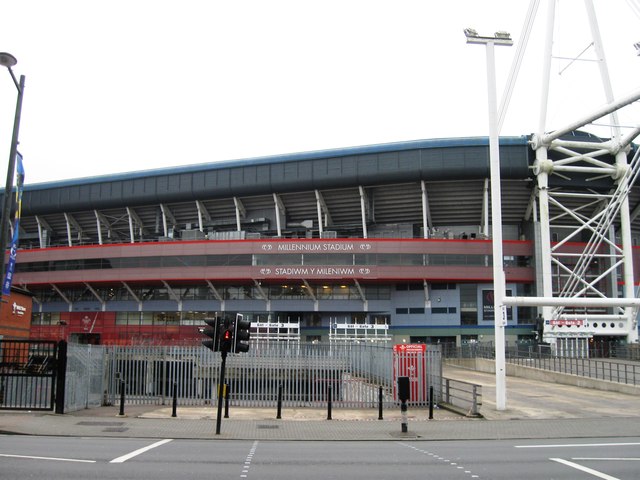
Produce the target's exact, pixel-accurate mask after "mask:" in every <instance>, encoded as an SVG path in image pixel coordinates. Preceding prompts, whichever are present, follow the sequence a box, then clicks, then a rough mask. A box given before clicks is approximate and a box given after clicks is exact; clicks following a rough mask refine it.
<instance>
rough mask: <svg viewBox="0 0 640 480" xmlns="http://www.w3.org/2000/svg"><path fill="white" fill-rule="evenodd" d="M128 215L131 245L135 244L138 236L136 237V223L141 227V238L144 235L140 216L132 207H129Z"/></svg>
mask: <svg viewBox="0 0 640 480" xmlns="http://www.w3.org/2000/svg"><path fill="white" fill-rule="evenodd" d="M127 215H128V217H129V235H130V238H131V243H135V241H136V238H135V237H136V235H135V228H134V223H135V224H136V225H138V226H139V231H140V236H142V234H143V233H144V228H143V226H142V220H140V217H139V216H138V214H137V213H136V212H135V210H134V209H133V208H131V207H127Z"/></svg>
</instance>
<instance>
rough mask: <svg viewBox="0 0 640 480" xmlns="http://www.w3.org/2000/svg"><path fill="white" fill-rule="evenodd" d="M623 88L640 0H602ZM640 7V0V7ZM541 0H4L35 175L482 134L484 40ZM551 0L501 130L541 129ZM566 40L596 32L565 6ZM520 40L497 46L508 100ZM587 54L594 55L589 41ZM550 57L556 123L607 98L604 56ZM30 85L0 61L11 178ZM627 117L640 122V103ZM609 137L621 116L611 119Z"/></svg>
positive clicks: (0, 159) (562, 52)
mask: <svg viewBox="0 0 640 480" xmlns="http://www.w3.org/2000/svg"><path fill="white" fill-rule="evenodd" d="M594 3H595V7H596V11H597V13H598V20H599V22H600V30H601V34H602V37H603V43H604V45H605V49H606V55H607V61H608V63H609V70H610V73H611V79H612V83H613V89H614V94H615V96H616V97H620V96H622V95H623V94H626V93H630V92H631V91H634V90H637V89H638V88H640V57H638V56H636V52H635V50H634V48H633V43H634V42H638V41H640V28H638V27H639V26H640V17H639V12H640V6H638V3H639V2H638V0H594ZM634 5H635V7H634ZM528 6H529V1H528V0H447V1H444V0H441V1H433V0H416V1H414V0H388V1H377V0H322V1H318V0H291V1H285V0H270V1H267V0H227V1H217V0H208V1H207V0H174V1H168V0H108V1H105V0H75V1H74V0H55V1H51V0H19V1H16V0H0V12H1V16H2V26H1V27H0V51H6V52H10V53H12V54H13V55H14V56H15V57H16V58H17V59H18V65H16V67H14V72H15V73H16V75H17V76H18V75H21V74H23V75H25V76H26V88H25V95H24V105H23V112H22V122H21V129H20V148H19V149H20V151H21V153H22V154H23V156H24V162H25V163H24V164H25V170H26V183H27V184H29V183H39V182H45V181H51V180H59V179H67V178H77V177H85V176H94V175H104V174H110V173H122V172H128V171H137V170H146V169H153V168H160V167H170V166H178V165H187V164H194V163H206V162H213V161H220V160H232V159H241V158H250V157H257V156H264V155H274V154H283V153H292V152H302V151H311V150H319V149H329V148H340V147H350V146H358V145H369V144H376V143H387V142H396V141H403V140H417V139H431V138H443V137H444V138H448V137H463V136H486V135H487V134H488V121H487V115H488V114H487V93H486V92H487V89H486V60H485V58H486V57H485V49H484V47H482V46H478V45H467V44H466V43H465V36H464V34H463V29H464V28H466V27H473V28H475V29H476V30H477V31H478V32H479V33H480V34H485V35H491V34H493V32H495V31H497V30H505V31H508V32H510V33H511V34H512V37H513V38H514V40H515V41H516V43H518V42H519V40H520V32H521V30H522V26H523V24H524V20H525V16H526V12H527V9H528ZM546 10H547V2H546V0H543V1H542V2H541V6H540V9H539V11H538V15H537V18H536V23H535V27H534V32H533V35H532V38H531V40H530V43H529V47H528V49H527V54H526V56H525V58H524V62H523V66H522V70H521V72H520V75H519V77H518V83H517V85H516V89H515V92H514V95H513V99H512V101H511V104H510V107H509V111H508V115H507V117H506V121H505V124H504V127H503V129H502V132H501V134H502V135H521V134H528V133H532V132H533V131H535V130H536V129H537V125H538V116H539V113H538V112H539V103H540V100H539V99H540V90H541V84H542V76H541V72H540V68H541V66H542V61H543V57H542V46H543V44H544V33H545V28H546V25H545V24H546ZM556 31H557V34H556V41H555V43H554V54H555V55H558V56H563V57H574V56H576V55H578V54H579V53H580V52H581V51H582V50H583V49H585V48H586V47H587V46H588V45H589V43H590V41H591V36H590V33H589V25H588V23H587V21H586V17H585V14H584V5H583V2H581V1H579V0H561V1H560V2H559V4H558V7H557V18H556ZM515 53H516V46H514V47H510V48H506V47H499V48H496V58H497V72H498V97H499V98H500V97H501V95H502V91H503V89H504V83H505V80H506V78H507V75H508V73H509V69H510V66H511V62H512V59H513V56H514V55H515ZM583 58H591V59H593V58H595V53H594V51H593V48H591V49H589V50H588V51H587V52H586V53H585V54H584V57H583ZM566 64H567V61H566V60H556V61H554V63H553V67H552V77H553V85H552V94H553V98H554V99H559V101H558V102H557V103H552V104H551V105H550V106H549V115H548V118H549V120H548V123H547V128H546V129H547V130H551V129H553V128H554V127H559V126H562V125H563V124H566V123H569V122H570V121H573V120H576V119H577V118H580V117H581V116H582V115H583V114H584V113H586V112H588V111H590V110H592V109H594V108H595V107H597V106H599V105H601V104H603V103H604V94H603V93H602V88H601V86H600V81H599V78H600V77H599V74H598V69H597V64H596V63H595V62H575V63H574V64H573V65H572V66H571V67H570V68H569V69H567V70H565V71H564V72H563V73H562V75H559V72H560V71H561V70H562V69H563V68H564V67H565V66H566ZM15 100H16V89H15V88H14V86H13V82H12V81H11V78H10V76H9V74H8V72H6V71H4V72H3V71H0V178H3V180H2V181H1V182H0V183H1V186H4V172H6V165H7V160H8V157H9V143H10V138H11V129H12V125H13V115H14V108H15ZM621 118H622V122H623V123H625V122H626V123H625V124H627V125H631V124H634V125H635V124H637V123H639V120H640V108H638V107H637V105H633V106H632V107H629V108H627V109H626V110H625V111H624V112H621ZM597 133H599V134H602V135H604V136H607V135H608V134H609V132H608V130H605V131H604V132H597Z"/></svg>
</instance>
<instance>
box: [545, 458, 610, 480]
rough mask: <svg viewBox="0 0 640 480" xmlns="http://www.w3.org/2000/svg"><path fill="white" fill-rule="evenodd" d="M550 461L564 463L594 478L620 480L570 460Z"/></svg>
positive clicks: (558, 459) (556, 459)
mask: <svg viewBox="0 0 640 480" xmlns="http://www.w3.org/2000/svg"><path fill="white" fill-rule="evenodd" d="M549 460H552V461H554V462H558V463H562V464H563V465H566V466H568V467H571V468H575V469H576V470H580V471H581V472H584V473H589V474H591V475H593V476H594V477H598V478H602V479H603V480H620V479H619V478H618V477H612V476H611V475H607V474H606V473H602V472H599V471H597V470H594V469H592V468H587V467H583V466H582V465H579V464H577V463H573V462H570V461H569V460H563V459H562V458H550V459H549Z"/></svg>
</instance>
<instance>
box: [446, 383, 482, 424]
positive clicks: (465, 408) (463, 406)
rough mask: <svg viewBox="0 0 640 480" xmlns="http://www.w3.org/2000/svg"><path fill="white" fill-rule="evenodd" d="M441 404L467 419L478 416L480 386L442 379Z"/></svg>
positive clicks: (480, 402)
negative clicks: (458, 412)
mask: <svg viewBox="0 0 640 480" xmlns="http://www.w3.org/2000/svg"><path fill="white" fill-rule="evenodd" d="M442 403H443V404H445V406H450V407H453V409H454V410H459V411H461V413H464V414H465V415H467V416H469V417H477V416H480V406H481V405H482V386H481V385H476V384H474V383H469V382H463V381H460V380H452V379H450V378H442Z"/></svg>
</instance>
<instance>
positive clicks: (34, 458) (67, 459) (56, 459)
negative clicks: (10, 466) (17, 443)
mask: <svg viewBox="0 0 640 480" xmlns="http://www.w3.org/2000/svg"><path fill="white" fill-rule="evenodd" d="M0 457H8V458H27V459H32V460H53V461H56V462H78V463H96V461H95V460H79V459H77V458H58V457H36V456H34V455H10V454H8V453H0Z"/></svg>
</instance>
